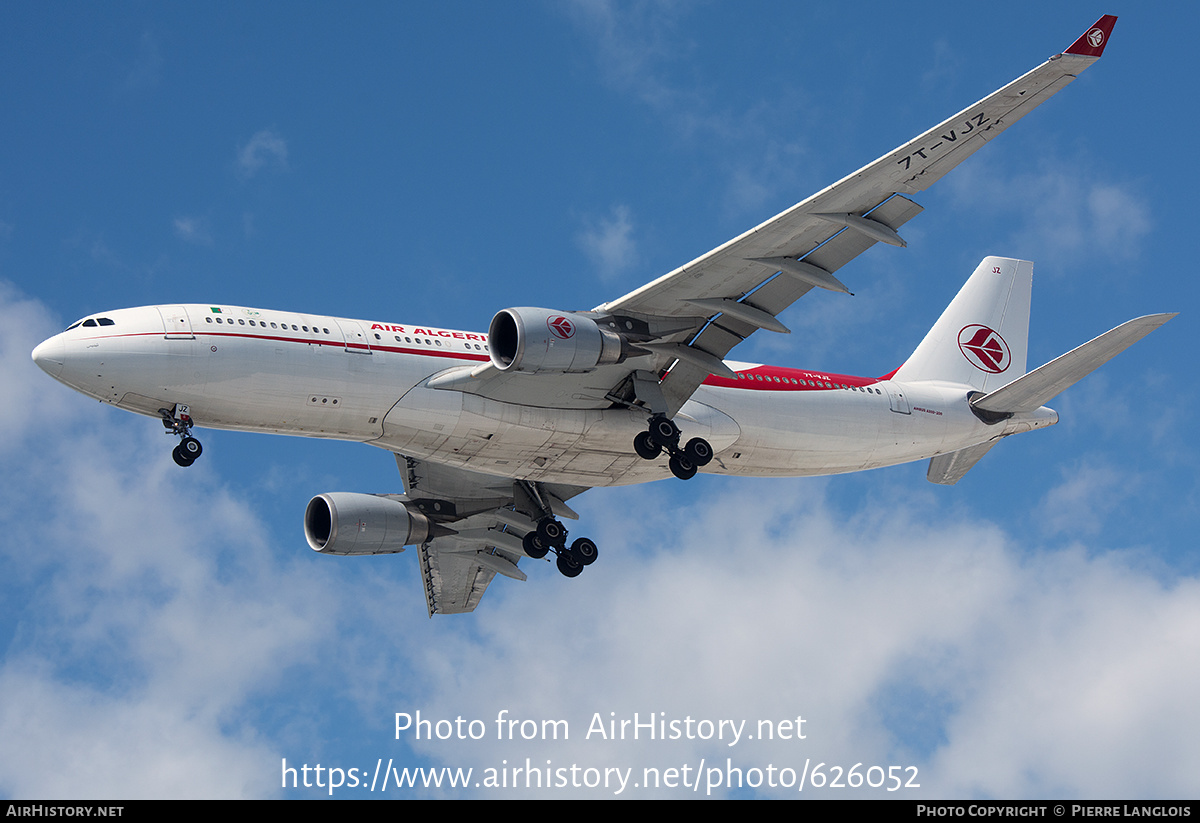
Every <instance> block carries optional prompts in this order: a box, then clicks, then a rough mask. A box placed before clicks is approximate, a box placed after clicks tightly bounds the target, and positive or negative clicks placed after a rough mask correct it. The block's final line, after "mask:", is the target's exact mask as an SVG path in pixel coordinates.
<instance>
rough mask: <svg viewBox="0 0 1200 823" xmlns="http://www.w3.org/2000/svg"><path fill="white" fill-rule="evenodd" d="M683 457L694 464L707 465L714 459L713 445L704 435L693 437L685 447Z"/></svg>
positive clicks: (697, 465)
mask: <svg viewBox="0 0 1200 823" xmlns="http://www.w3.org/2000/svg"><path fill="white" fill-rule="evenodd" d="M683 457H684V459H685V460H687V461H688V462H689V463H691V464H692V465H693V466H696V467H697V468H699V467H700V466H707V465H708V464H709V462H711V461H712V459H713V450H712V446H710V445H709V444H708V441H707V440H705V439H704V438H703V437H693V438H692V439H691V440H689V441H688V442H687V445H686V446H684V447H683Z"/></svg>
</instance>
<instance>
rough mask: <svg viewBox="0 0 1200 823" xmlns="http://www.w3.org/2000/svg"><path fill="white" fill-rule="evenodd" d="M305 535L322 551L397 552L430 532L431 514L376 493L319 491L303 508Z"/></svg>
mask: <svg viewBox="0 0 1200 823" xmlns="http://www.w3.org/2000/svg"><path fill="white" fill-rule="evenodd" d="M304 536H305V538H307V540H308V545H309V546H311V547H312V549H313V551H318V552H321V553H322V554H395V553H396V552H402V551H404V547H405V546H411V545H413V544H416V543H424V542H425V541H426V540H428V539H429V536H430V525H429V520H428V518H426V517H425V515H423V514H421V513H420V512H419V511H416V510H415V509H410V508H409V507H408V506H405V505H404V504H403V503H401V502H400V501H399V500H391V499H389V498H386V497H376V496H375V495H373V494H354V493H352V492H332V493H328V494H318V495H317V496H316V497H314V498H313V499H312V500H310V501H308V508H307V509H305V510H304Z"/></svg>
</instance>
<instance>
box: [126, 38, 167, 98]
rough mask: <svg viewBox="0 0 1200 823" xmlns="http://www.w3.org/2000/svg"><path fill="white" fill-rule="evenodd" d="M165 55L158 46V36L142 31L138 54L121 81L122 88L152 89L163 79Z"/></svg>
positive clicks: (130, 91) (135, 90) (127, 90)
mask: <svg viewBox="0 0 1200 823" xmlns="http://www.w3.org/2000/svg"><path fill="white" fill-rule="evenodd" d="M162 67H163V57H162V51H161V49H160V48H159V46H158V38H156V37H155V36H154V35H153V34H151V33H150V32H148V31H146V32H142V36H141V39H140V40H139V41H138V52H137V56H136V57H135V58H134V60H133V66H132V67H131V68H130V70H129V72H128V74H126V75H125V79H124V80H123V81H122V82H121V85H120V90H121V91H122V92H124V93H132V92H138V91H143V90H145V89H152V88H154V87H155V86H157V85H158V84H159V82H160V81H161V79H162Z"/></svg>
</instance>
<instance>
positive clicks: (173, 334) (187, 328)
mask: <svg viewBox="0 0 1200 823" xmlns="http://www.w3.org/2000/svg"><path fill="white" fill-rule="evenodd" d="M158 313H159V314H160V315H162V321H163V332H164V333H165V336H166V338H167V339H168V340H195V339H196V335H195V334H193V333H192V321H191V320H190V319H189V318H188V313H187V309H185V308H184V307H183V306H159V307H158Z"/></svg>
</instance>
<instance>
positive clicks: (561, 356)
mask: <svg viewBox="0 0 1200 823" xmlns="http://www.w3.org/2000/svg"><path fill="white" fill-rule="evenodd" d="M622 348H623V343H622V340H621V337H620V335H618V334H617V333H616V332H612V331H609V330H608V329H602V328H600V327H599V326H598V325H596V322H595V321H594V320H592V319H591V318H590V317H585V316H583V315H582V314H574V313H572V312H561V311H551V310H550V309H536V308H530V307H528V306H526V307H522V308H516V309H503V310H502V311H499V312H497V313H496V316H495V317H493V318H492V324H491V326H490V327H489V329H488V352H489V353H490V354H491V357H492V365H493V366H495V367H496V368H498V369H500V370H501V371H519V372H529V373H531V374H537V373H538V372H586V371H591V370H592V369H594V368H596V367H597V366H605V365H608V364H610V363H620V362H621V361H622V360H624V359H625V357H624V354H623V352H622Z"/></svg>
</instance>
